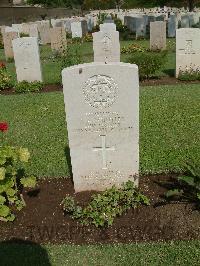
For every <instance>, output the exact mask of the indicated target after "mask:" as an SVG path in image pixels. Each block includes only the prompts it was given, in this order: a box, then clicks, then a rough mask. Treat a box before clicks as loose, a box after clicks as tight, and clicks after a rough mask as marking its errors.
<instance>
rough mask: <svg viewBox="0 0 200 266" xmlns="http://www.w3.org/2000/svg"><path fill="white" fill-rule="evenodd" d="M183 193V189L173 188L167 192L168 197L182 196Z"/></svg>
mask: <svg viewBox="0 0 200 266" xmlns="http://www.w3.org/2000/svg"><path fill="white" fill-rule="evenodd" d="M182 194H183V190H179V189H171V190H169V191H167V193H166V194H165V196H166V197H167V198H170V197H174V196H181V195H182Z"/></svg>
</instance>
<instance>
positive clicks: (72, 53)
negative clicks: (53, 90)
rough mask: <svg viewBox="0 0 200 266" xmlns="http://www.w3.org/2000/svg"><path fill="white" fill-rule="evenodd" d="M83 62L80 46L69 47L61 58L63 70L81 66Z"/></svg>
mask: <svg viewBox="0 0 200 266" xmlns="http://www.w3.org/2000/svg"><path fill="white" fill-rule="evenodd" d="M81 62H82V60H81V54H80V44H76V45H68V46H67V47H66V48H65V50H64V52H63V54H62V56H61V69H64V68H66V67H70V66H74V65H79V64H80V63H81Z"/></svg>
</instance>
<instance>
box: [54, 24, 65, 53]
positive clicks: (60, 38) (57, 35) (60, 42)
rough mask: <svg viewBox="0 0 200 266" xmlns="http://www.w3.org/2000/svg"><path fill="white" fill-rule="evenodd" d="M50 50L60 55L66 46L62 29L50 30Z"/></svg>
mask: <svg viewBox="0 0 200 266" xmlns="http://www.w3.org/2000/svg"><path fill="white" fill-rule="evenodd" d="M50 36H51V49H52V51H57V52H60V53H62V52H63V51H64V49H65V47H66V45H67V39H66V31H65V29H64V28H62V27H55V28H52V29H51V30H50Z"/></svg>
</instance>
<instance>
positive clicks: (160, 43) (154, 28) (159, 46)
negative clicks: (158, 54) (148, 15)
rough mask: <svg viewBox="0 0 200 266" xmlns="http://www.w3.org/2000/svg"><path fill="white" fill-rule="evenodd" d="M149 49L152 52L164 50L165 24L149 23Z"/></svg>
mask: <svg viewBox="0 0 200 266" xmlns="http://www.w3.org/2000/svg"><path fill="white" fill-rule="evenodd" d="M150 49H151V50H152V51H156V50H165V49H166V22H162V21H156V22H151V23H150Z"/></svg>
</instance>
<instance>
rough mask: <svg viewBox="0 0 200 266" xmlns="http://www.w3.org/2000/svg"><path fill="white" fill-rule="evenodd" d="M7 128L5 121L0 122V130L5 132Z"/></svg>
mask: <svg viewBox="0 0 200 266" xmlns="http://www.w3.org/2000/svg"><path fill="white" fill-rule="evenodd" d="M7 130H8V123H6V122H0V131H1V132H6V131H7Z"/></svg>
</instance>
